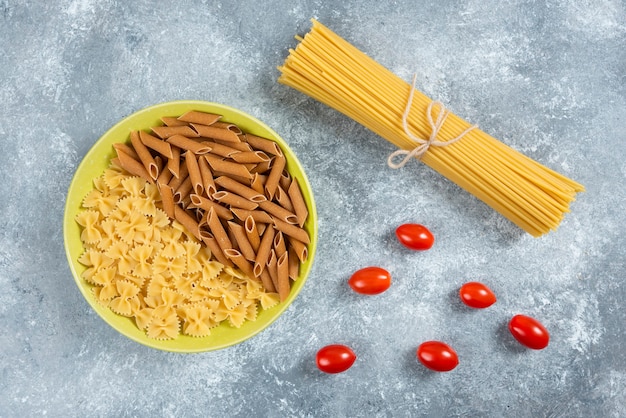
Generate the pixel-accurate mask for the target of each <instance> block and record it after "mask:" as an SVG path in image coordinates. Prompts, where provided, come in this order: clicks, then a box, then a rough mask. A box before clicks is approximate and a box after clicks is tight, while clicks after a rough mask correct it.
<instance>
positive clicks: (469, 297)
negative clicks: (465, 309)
mask: <svg viewBox="0 0 626 418" xmlns="http://www.w3.org/2000/svg"><path fill="white" fill-rule="evenodd" d="M459 294H460V296H461V300H462V301H463V303H464V304H466V305H467V306H470V307H472V308H477V309H483V308H487V307H489V306H491V305H493V304H494V303H496V295H495V294H494V293H493V291H492V290H491V289H489V288H488V287H487V286H486V285H484V284H482V283H479V282H468V283H465V284H464V285H463V286H461V290H460V291H459Z"/></svg>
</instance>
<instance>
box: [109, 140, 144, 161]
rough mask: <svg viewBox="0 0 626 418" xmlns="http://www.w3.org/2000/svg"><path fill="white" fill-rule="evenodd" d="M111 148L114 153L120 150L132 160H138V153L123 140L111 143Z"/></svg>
mask: <svg viewBox="0 0 626 418" xmlns="http://www.w3.org/2000/svg"><path fill="white" fill-rule="evenodd" d="M113 148H114V149H115V152H116V153H117V152H118V151H121V152H123V153H126V154H128V156H130V157H131V158H133V159H134V160H137V161H139V155H137V153H136V152H135V150H134V149H133V147H131V146H129V145H128V144H125V143H124V142H117V143H115V144H113Z"/></svg>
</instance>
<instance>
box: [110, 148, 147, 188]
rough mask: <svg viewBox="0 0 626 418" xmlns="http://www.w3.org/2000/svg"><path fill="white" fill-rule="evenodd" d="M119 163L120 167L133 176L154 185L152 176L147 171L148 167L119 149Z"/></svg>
mask: <svg viewBox="0 0 626 418" xmlns="http://www.w3.org/2000/svg"><path fill="white" fill-rule="evenodd" d="M116 151H117V161H118V162H119V166H120V167H122V168H123V169H124V170H126V171H128V172H129V173H130V174H132V175H133V176H139V177H141V178H143V179H145V180H148V181H149V182H150V183H154V180H153V179H152V176H150V174H149V173H148V171H147V170H146V167H145V166H144V165H143V164H142V163H141V162H140V161H138V160H136V159H134V158H133V157H131V156H130V155H128V154H126V153H125V152H124V151H122V150H121V149H117V150H116Z"/></svg>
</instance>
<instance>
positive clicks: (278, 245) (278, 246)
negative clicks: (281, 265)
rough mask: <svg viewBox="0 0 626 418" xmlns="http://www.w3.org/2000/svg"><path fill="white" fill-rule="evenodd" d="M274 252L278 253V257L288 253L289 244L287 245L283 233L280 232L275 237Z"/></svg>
mask: <svg viewBox="0 0 626 418" xmlns="http://www.w3.org/2000/svg"><path fill="white" fill-rule="evenodd" d="M274 250H275V251H276V255H277V256H278V257H280V256H281V255H283V254H284V253H285V252H286V251H287V244H285V239H284V237H283V233H282V232H281V231H278V232H277V233H276V234H275V235H274Z"/></svg>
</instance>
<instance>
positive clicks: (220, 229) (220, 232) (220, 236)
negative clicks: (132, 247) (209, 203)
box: [207, 208, 233, 251]
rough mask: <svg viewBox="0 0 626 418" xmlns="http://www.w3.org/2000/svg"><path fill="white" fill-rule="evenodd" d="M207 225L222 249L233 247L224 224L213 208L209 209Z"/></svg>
mask: <svg viewBox="0 0 626 418" xmlns="http://www.w3.org/2000/svg"><path fill="white" fill-rule="evenodd" d="M207 226H208V228H209V231H210V232H211V233H212V234H213V236H214V237H215V240H216V241H217V244H218V245H219V246H220V248H221V249H222V251H224V250H227V249H229V248H233V244H232V242H231V241H230V239H229V238H228V234H227V233H226V230H225V229H224V226H223V225H222V223H221V222H220V219H219V217H218V216H217V214H216V213H215V210H214V209H213V208H211V209H209V212H208V214H207Z"/></svg>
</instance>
